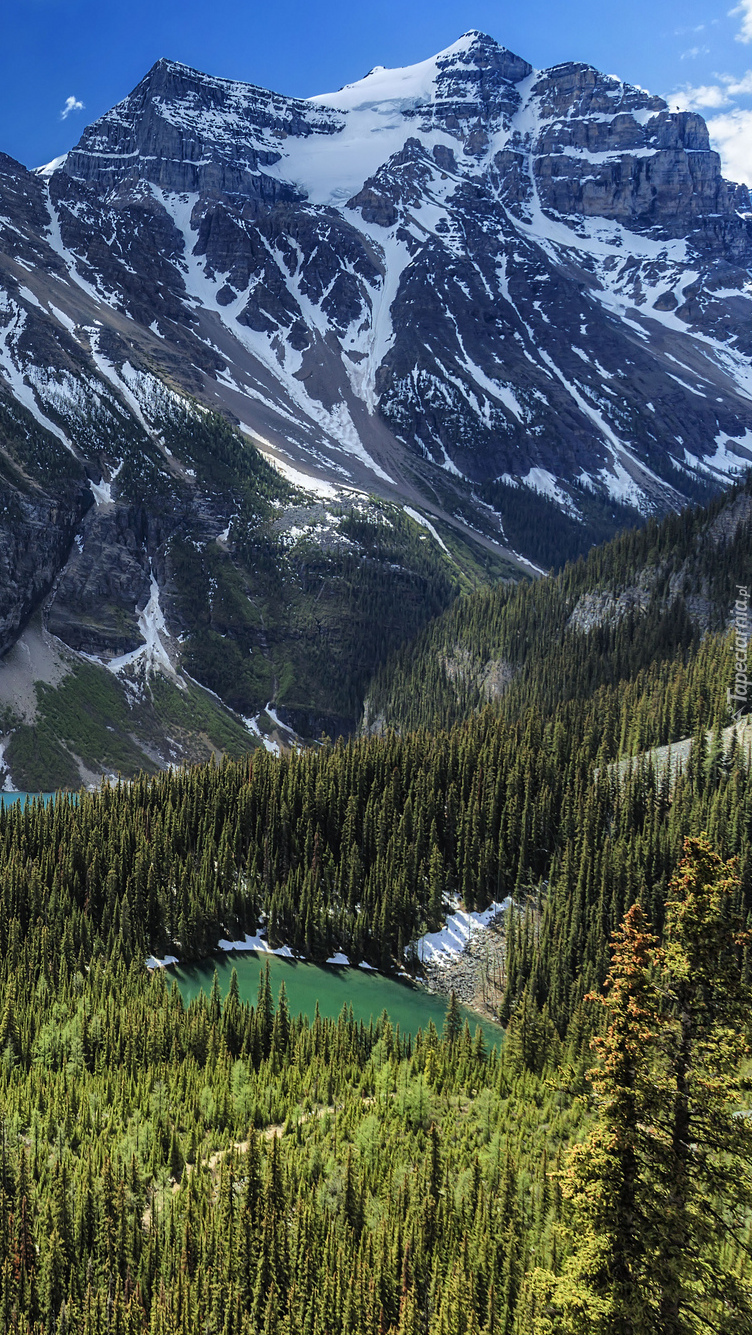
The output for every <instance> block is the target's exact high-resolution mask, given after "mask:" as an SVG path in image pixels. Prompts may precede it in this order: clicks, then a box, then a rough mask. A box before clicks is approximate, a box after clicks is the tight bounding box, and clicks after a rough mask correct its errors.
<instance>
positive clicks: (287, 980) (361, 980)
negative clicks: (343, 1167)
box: [166, 951, 503, 1047]
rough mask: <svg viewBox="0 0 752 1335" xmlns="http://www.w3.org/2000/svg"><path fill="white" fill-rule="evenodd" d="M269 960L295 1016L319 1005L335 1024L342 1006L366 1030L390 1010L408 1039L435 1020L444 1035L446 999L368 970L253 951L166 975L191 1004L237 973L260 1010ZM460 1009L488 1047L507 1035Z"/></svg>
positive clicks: (175, 968) (177, 967) (246, 996)
mask: <svg viewBox="0 0 752 1335" xmlns="http://www.w3.org/2000/svg"><path fill="white" fill-rule="evenodd" d="M267 960H268V961H269V975H270V979H271V985H272V992H273V994H274V997H275V999H276V996H277V993H278V992H279V985H280V983H281V982H282V981H283V979H284V984H285V989H286V991H287V1002H288V1006H289V1008H290V1012H291V1014H292V1015H298V1014H301V1013H302V1014H305V1015H308V1016H309V1017H311V1018H313V1016H314V1014H315V1011H316V1002H317V1001H318V1004H319V1012H320V1014H321V1015H322V1016H326V1017H329V1018H330V1019H336V1018H337V1016H338V1015H339V1013H340V1011H341V1010H342V1007H343V1006H352V1008H353V1014H354V1016H355V1019H356V1020H362V1021H363V1022H364V1024H366V1025H367V1024H368V1023H369V1021H370V1020H372V1019H373V1020H374V1021H375V1020H377V1019H378V1017H379V1016H380V1015H381V1012H382V1011H383V1010H386V1011H388V1012H389V1018H390V1019H391V1021H392V1024H393V1025H399V1027H400V1032H401V1033H403V1034H415V1033H417V1031H418V1029H423V1030H424V1031H425V1030H426V1029H427V1028H428V1022H429V1020H433V1022H434V1024H435V1025H436V1028H437V1029H438V1031H439V1033H441V1028H442V1025H443V1023H444V1014H445V1011H446V998H444V997H438V996H434V995H433V993H431V992H427V991H426V989H425V988H423V987H418V986H417V985H416V984H414V983H411V982H409V981H408V980H407V979H403V978H390V977H387V975H386V974H382V973H376V972H371V971H370V970H368V969H354V968H350V967H344V966H342V967H339V966H330V965H321V964H309V963H308V961H305V960H292V959H285V958H284V957H280V956H279V955H271V954H266V953H260V952H257V951H248V952H244V953H243V954H237V955H232V954H226V955H225V954H223V955H221V956H217V957H212V958H211V959H209V960H203V961H202V962H201V963H200V964H186V965H181V964H174V965H171V966H170V967H169V968H168V969H167V970H166V972H167V974H168V976H170V977H172V978H174V979H175V981H176V982H177V985H178V987H179V988H180V992H181V994H182V996H183V999H184V1001H186V1002H188V1001H190V1000H191V999H192V998H193V997H195V996H196V995H197V994H198V993H199V992H200V991H201V990H203V991H204V992H206V993H207V994H208V993H209V992H210V991H211V987H212V983H213V980H214V971H215V969H216V971H217V974H218V975H219V986H220V989H221V992H222V995H223V996H224V995H225V994H226V992H227V989H228V987H229V985H230V977H231V975H232V971H233V969H236V970H237V974H238V990H239V992H240V998H241V1001H249V1002H251V1003H252V1004H253V1005H255V1004H256V994H257V992H258V984H259V973H260V972H261V970H262V969H263V968H264V966H265V964H266V962H267ZM461 1009H462V1013H463V1015H464V1016H466V1017H467V1019H468V1021H469V1023H470V1032H471V1033H472V1034H474V1033H475V1027H476V1025H480V1027H481V1029H482V1030H483V1034H484V1037H485V1040H486V1044H487V1046H488V1047H491V1046H493V1045H498V1044H499V1043H500V1042H501V1041H502V1038H503V1030H502V1029H501V1027H500V1026H499V1025H495V1024H492V1023H491V1022H490V1021H489V1020H481V1018H480V1016H478V1015H476V1014H475V1012H474V1011H470V1010H467V1009H466V1008H465V1007H462V1008H461Z"/></svg>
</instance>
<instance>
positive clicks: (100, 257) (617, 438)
mask: <svg viewBox="0 0 752 1335" xmlns="http://www.w3.org/2000/svg"><path fill="white" fill-rule="evenodd" d="M751 218H752V208H751V207H750V202H749V196H748V192H747V191H746V189H745V188H744V187H741V186H735V185H733V184H730V183H729V182H727V181H725V180H724V179H723V177H722V174H721V170H720V161H719V158H718V155H717V154H716V153H714V152H713V151H712V150H711V148H710V146H709V142H708V134H707V128H706V126H705V124H704V122H703V121H702V119H701V118H700V117H699V116H696V115H694V114H690V113H673V112H671V111H669V109H668V107H667V106H666V104H665V103H664V102H663V101H662V100H661V99H660V98H658V97H653V96H651V95H650V94H648V93H646V92H644V91H643V90H642V89H639V88H635V87H631V86H629V85H627V84H624V83H622V82H620V81H619V80H618V79H615V78H611V77H607V76H604V75H602V74H600V73H599V72H598V71H597V70H594V69H593V68H592V67H590V66H588V65H584V64H566V65H559V66H555V67H553V68H552V69H549V70H544V71H535V70H534V69H533V68H532V66H530V65H529V64H528V63H527V62H526V61H525V60H523V59H520V58H519V57H518V56H516V55H514V54H513V53H512V52H510V51H508V50H507V49H505V48H504V47H502V46H500V45H499V44H498V43H496V42H494V41H493V40H492V39H491V38H490V37H487V36H485V35H484V34H482V33H478V32H471V33H468V34H466V35H465V37H464V38H462V39H460V41H459V42H457V43H455V44H454V46H452V47H450V48H448V49H447V51H445V52H442V53H440V54H439V55H438V56H436V57H435V58H434V59H433V60H431V61H426V62H423V63H422V64H420V65H418V66H414V67H411V68H409V69H405V70H399V71H385V70H382V69H376V70H373V71H371V73H370V74H369V75H367V76H366V77H365V78H364V79H363V80H361V81H360V82H359V83H357V84H353V85H350V86H348V87H346V88H344V89H341V90H340V91H339V92H338V93H335V94H331V95H328V96H324V97H318V98H312V99H309V100H307V101H302V100H299V99H294V98H287V97H282V96H280V95H277V94H274V93H271V92H268V91H266V90H264V89H260V88H258V87H255V86H253V85H250V84H241V83H233V82H231V81H228V80H224V79H216V78H213V77H211V76H209V75H205V74H202V73H200V72H199V71H196V70H192V69H189V68H188V67H186V66H184V65H180V64H178V63H176V62H172V61H168V60H161V61H158V62H157V64H156V65H155V66H154V67H153V69H152V70H151V71H150V72H149V73H148V74H147V75H146V77H145V78H144V79H143V80H142V82H141V83H140V84H139V85H138V87H137V88H136V89H135V90H134V92H133V93H131V94H130V95H129V97H127V98H125V99H124V101H123V102H121V103H120V104H119V105H118V106H117V107H115V108H113V110H112V111H110V112H108V113H107V114H106V115H105V116H103V117H102V118H101V119H100V120H99V121H97V122H96V123H95V124H94V125H92V126H89V127H88V129H87V130H86V131H85V132H84V134H83V136H82V137H81V140H80V141H79V143H78V145H77V146H76V147H75V148H74V149H73V150H72V151H71V152H70V153H69V154H68V156H67V158H66V159H65V160H64V161H63V162H62V163H60V164H58V165H57V166H56V167H55V168H54V169H52V168H50V169H48V170H46V171H43V172H42V173H41V174H40V175H35V174H32V173H29V172H27V171H25V169H24V168H22V167H21V166H20V165H19V164H17V163H14V162H12V160H11V159H8V158H3V157H0V377H1V378H2V384H3V385H4V386H5V387H6V389H7V393H8V395H10V396H11V398H12V399H13V400H14V401H15V403H16V405H17V407H18V411H19V412H20V413H21V414H22V416H23V414H25V417H24V418H23V420H24V422H26V424H27V426H28V425H29V423H31V426H33V430H34V432H36V433H37V435H36V436H35V437H34V438H35V440H38V441H44V442H45V444H44V450H46V451H47V452H48V454H49V458H50V459H53V457H54V467H55V468H57V469H58V470H60V469H62V473H63V474H65V476H66V477H67V479H68V480H67V481H66V483H65V486H66V487H68V492H66V495H67V496H68V499H67V500H66V501H65V506H67V507H68V508H67V509H66V508H65V506H63V508H61V509H60V510H59V516H61V517H59V518H58V519H56V520H55V522H54V523H51V528H50V538H49V544H48V545H49V557H47V556H45V557H44V558H43V559H42V558H41V557H40V562H39V573H36V570H34V571H31V573H30V574H29V577H28V579H27V580H26V582H25V583H24V580H23V579H21V577H20V575H18V576H16V575H13V573H12V571H13V570H17V571H20V570H21V564H22V562H21V551H20V549H19V551H18V553H17V555H16V556H9V557H8V560H9V563H10V564H9V565H8V575H7V579H8V581H9V587H10V586H11V585H12V584H13V581H14V579H15V580H16V583H17V584H18V589H19V592H18V597H17V599H16V602H15V603H13V607H16V606H17V608H18V609H19V610H18V612H16V611H13V610H12V608H11V603H9V611H8V617H9V618H10V619H9V621H8V627H9V630H8V633H9V634H11V635H12V633H13V632H12V629H11V628H12V626H13V625H14V624H15V623H14V621H13V618H14V617H16V616H17V615H18V616H23V615H24V613H23V612H22V611H21V610H20V609H23V608H24V607H30V606H31V605H32V603H33V602H34V599H35V598H38V597H39V596H41V592H40V591H42V590H44V591H45V592H46V591H47V590H49V588H50V587H51V583H52V579H53V577H54V570H55V569H59V567H60V566H61V565H62V564H63V563H64V562H65V560H66V555H67V553H68V552H70V557H69V559H68V560H67V564H66V566H65V570H64V572H63V573H62V574H61V575H60V577H59V578H58V579H57V584H56V588H55V592H54V597H53V599H52V601H51V605H50V613H49V615H50V624H51V625H52V626H53V627H54V628H55V629H56V632H57V633H58V634H60V635H61V636H63V637H64V638H66V639H67V640H68V642H69V643H70V644H72V645H73V646H74V647H77V648H81V649H84V650H85V651H86V652H92V653H101V654H107V653H123V652H126V651H127V650H128V649H129V648H130V647H132V646H133V643H134V639H135V640H136V642H138V641H137V636H138V635H139V633H140V632H139V628H138V624H137V614H136V611H135V608H136V606H139V607H140V606H142V605H143V602H144V600H145V599H146V597H147V596H148V595H149V589H150V588H151V582H150V581H151V578H152V575H153V573H154V571H155V570H157V571H158V570H159V569H160V566H159V561H160V559H161V558H160V551H161V547H162V544H163V541H164V536H163V537H161V538H160V537H158V536H157V528H159V526H160V525H161V526H162V527H161V529H160V532H162V534H163V535H164V534H166V533H168V532H175V531H178V530H179V529H180V528H181V526H185V525H195V524H197V523H198V524H201V523H203V522H204V518H202V515H204V512H205V511H206V510H207V507H208V510H209V511H212V506H213V505H214V502H213V501H212V499H211V496H210V491H211V488H210V486H209V483H207V481H206V480H204V482H202V483H201V484H200V485H199V484H198V483H197V482H196V481H195V478H194V476H192V470H191V469H190V467H189V466H188V465H187V464H186V462H185V460H183V461H182V462H181V461H180V460H179V459H177V458H176V457H175V456H174V455H173V454H172V453H171V452H170V451H169V450H167V449H165V445H164V440H163V439H162V436H161V434H160V429H159V427H158V425H157V423H158V419H159V413H160V412H162V411H163V409H164V410H165V411H167V407H168V406H169V403H170V402H171V399H170V396H171V395H174V394H176V393H183V394H185V393H187V394H190V395H193V396H195V397H196V398H197V399H198V400H199V401H200V402H202V403H204V404H206V405H209V406H211V407H214V408H218V409H219V410H221V411H223V412H224V413H226V414H227V415H229V416H231V417H232V418H234V419H235V420H236V421H239V422H240V423H241V424H242V426H243V427H244V428H245V429H246V430H247V431H249V432H250V433H252V434H254V435H255V437H256V438H257V439H259V438H260V439H261V440H262V441H263V442H265V448H268V449H270V450H271V451H273V452H276V453H277V454H278V455H279V454H281V455H285V456H287V458H288V459H290V458H291V459H292V461H293V462H295V463H297V464H299V465H302V466H303V468H304V469H305V470H306V471H308V472H313V473H315V474H317V475H321V476H323V477H325V478H329V479H330V480H332V479H333V480H337V481H345V482H349V483H352V484H356V485H358V486H363V487H366V488H367V489H369V490H372V491H376V492H380V493H381V494H382V495H383V496H385V497H391V498H395V497H397V498H401V499H403V500H409V501H413V502H414V501H415V500H416V498H418V499H420V501H421V503H422V504H424V505H427V506H428V508H429V510H430V509H433V511H434V512H435V513H436V514H438V515H443V516H444V517H445V518H448V519H450V520H451V521H452V522H455V521H456V522H459V521H458V518H457V517H458V516H460V515H463V516H464V517H465V519H466V520H467V521H468V522H469V523H470V524H472V525H473V526H474V527H480V528H481V529H482V530H483V531H484V532H485V533H486V535H487V536H488V539H489V540H492V541H496V542H501V543H503V542H504V523H505V514H508V513H509V508H510V507H514V505H515V498H516V497H522V496H524V495H525V494H527V493H529V492H531V491H532V492H536V491H537V492H539V493H543V494H544V496H546V497H547V498H549V500H550V501H553V503H554V504H555V505H556V506H558V507H559V508H560V509H561V510H562V511H563V512H564V514H565V515H566V516H568V517H569V520H570V521H571V522H573V523H575V524H579V525H581V526H582V530H583V532H585V533H587V532H590V531H595V528H594V527H592V526H593V525H595V524H596V521H597V524H599V525H601V528H600V529H599V530H598V531H602V527H603V525H604V524H605V525H608V524H612V525H616V524H617V523H619V522H624V520H625V518H628V517H629V515H630V514H634V512H635V511H640V512H641V513H648V512H651V511H658V512H660V511H662V510H665V509H667V508H671V507H677V506H681V505H682V504H684V503H685V502H686V501H687V500H688V499H694V498H697V499H700V498H703V497H705V496H706V495H707V494H708V491H709V490H712V489H713V488H716V487H717V486H719V485H721V484H722V483H723V482H724V480H726V479H727V478H728V477H730V476H732V475H733V474H734V473H735V472H738V471H741V470H742V469H744V468H746V466H747V465H748V464H749V463H750V461H752V402H751V401H750V399H749V397H748V380H749V357H750V354H751V353H752V320H751V319H750V315H751V314H752V305H751V302H750V297H751V294H752V281H751V278H750V258H751V254H752V230H751V226H752V225H751V222H750V219H751ZM155 405H156V408H155ZM160 405H161V407H160ZM157 409H159V411H157ZM24 429H26V428H24ZM29 429H31V427H29ZM40 433H41V434H40ZM14 448H15V446H14ZM24 448H25V449H26V447H24ZM35 448H37V447H36V446H35ZM38 449H42V447H41V446H38ZM10 456H11V457H12V458H13V459H14V460H15V463H14V465H13V466H14V467H15V468H20V469H21V473H23V470H24V467H25V465H24V463H23V459H22V456H23V458H24V459H25V458H27V457H30V456H29V454H28V449H26V453H24V450H22V451H21V455H18V454H14V452H13V449H11V451H10ZM124 459H125V460H126V469H125V472H123V473H121V474H120V475H119V480H118V481H117V482H116V483H115V482H114V475H115V473H116V471H117V469H118V468H119V467H121V466H122V463H123V460H124ZM61 461H62V462H61ZM64 464H65V467H63V465H64ZM66 468H67V469H68V473H70V470H71V469H72V470H73V474H75V476H76V478H77V479H78V480H77V481H75V483H74V482H73V481H72V476H73V474H71V476H68V473H66ZM11 471H12V470H11ZM53 471H54V470H53ZM32 473H33V470H32ZM32 473H30V474H29V478H30V479H31V481H29V480H28V479H27V480H25V481H24V480H23V479H22V478H20V477H18V476H16V474H13V476H12V477H10V476H9V482H8V485H9V487H10V488H11V491H13V489H14V488H16V489H17V490H18V495H19V496H21V495H23V496H24V497H25V496H26V492H24V490H23V489H24V487H27V490H28V487H29V486H31V487H32V490H33V487H36V488H38V489H40V491H41V493H43V496H44V497H45V498H46V499H44V500H43V501H40V502H39V504H41V505H42V506H44V505H52V504H54V502H55V498H56V497H57V496H58V495H59V494H62V492H61V490H60V489H61V487H62V485H63V484H62V482H60V479H59V478H58V480H57V481H54V479H53V480H50V479H47V480H44V479H42V478H41V477H40V476H38V475H34V477H32ZM61 476H62V474H61ZM108 478H112V479H113V484H114V491H113V492H112V500H111V501H109V500H108V499H107V497H106V495H105V493H104V492H102V493H101V496H100V502H98V504H97V507H96V509H95V510H92V512H91V513H90V514H89V515H88V516H87V518H86V520H85V521H84V520H83V515H84V508H85V505H87V504H90V497H91V490H90V489H89V480H90V481H91V483H92V484H93V486H94V487H95V488H96V487H101V486H109V483H108V482H107V481H106V479H108ZM126 479H127V481H126ZM76 487H77V488H78V492H77V493H76V497H77V498H76V499H71V496H73V493H74V492H75V491H76ZM71 488H72V490H71ZM522 489H527V493H526V492H525V491H523V490H522ZM14 494H15V492H14ZM30 496H31V493H30V492H29V497H30ZM500 497H501V499H499V498H500ZM19 504H21V501H19ZM23 504H27V500H26V499H24V501H23ZM28 504H29V505H32V500H31V499H28ZM33 504H37V501H36V500H34V501H33ZM61 505H62V502H61ZM215 508H216V507H215ZM40 513H41V511H40ZM56 513H57V512H56ZM212 513H214V512H213V511H212ZM155 516H158V522H157V518H155ZM204 517H205V516H204ZM228 519H229V515H224V517H223V518H222V520H221V522H220V520H219V519H218V518H217V526H216V532H220V531H222V530H223V529H224V527H225V525H226V523H227V522H228ZM24 522H25V523H26V522H28V523H32V519H31V518H29V519H28V521H27V520H24ZM213 522H214V520H212V523H213ZM77 526H78V530H77ZM0 528H2V525H1V524H0ZM3 531H6V530H3ZM74 531H77V532H78V537H79V538H80V539H81V541H82V542H83V547H82V548H79V546H78V545H76V546H74V547H73V548H71V540H72V536H73V533H74ZM53 534H57V535H58V536H57V537H54V538H53ZM43 546H44V544H43ZM45 551H47V547H46V546H45ZM56 563H57V566H56ZM31 565H32V566H34V559H32V560H31ZM45 572H46V573H45ZM160 578H161V577H160ZM21 585H23V592H21ZM11 602H12V600H11Z"/></svg>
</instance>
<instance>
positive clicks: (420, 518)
mask: <svg viewBox="0 0 752 1335" xmlns="http://www.w3.org/2000/svg"><path fill="white" fill-rule="evenodd" d="M402 509H403V510H404V512H405V514H406V515H409V517H410V518H411V519H414V520H415V523H416V524H420V526H421V528H427V529H428V532H429V533H431V534H433V536H434V538H435V539H436V541H437V542H438V544H439V546H440V547H442V548H443V549H444V551H445V552H446V554H447V556H451V552H450V550H449V548H448V547H447V545H446V543H445V542H444V540H443V538H440V537H439V535H438V533H437V532H436V529H435V528H434V526H433V524H431V523H429V521H428V520H427V519H426V518H425V516H424V515H421V514H418V511H417V510H413V508H412V506H411V505H403V507H402Z"/></svg>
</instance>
